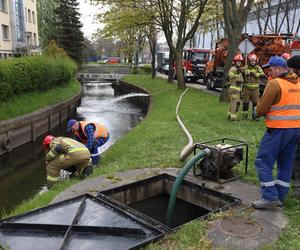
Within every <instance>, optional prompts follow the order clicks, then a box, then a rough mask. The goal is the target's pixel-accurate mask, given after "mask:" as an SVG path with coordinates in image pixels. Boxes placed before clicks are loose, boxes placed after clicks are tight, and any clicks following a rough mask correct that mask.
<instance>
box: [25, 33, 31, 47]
mask: <svg viewBox="0 0 300 250" xmlns="http://www.w3.org/2000/svg"><path fill="white" fill-rule="evenodd" d="M26 36H27V45H32V33H31V32H26Z"/></svg>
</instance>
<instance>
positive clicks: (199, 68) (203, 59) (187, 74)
mask: <svg viewBox="0 0 300 250" xmlns="http://www.w3.org/2000/svg"><path fill="white" fill-rule="evenodd" d="M209 53H210V50H207V49H196V48H191V49H184V50H183V55H182V67H183V76H184V79H185V81H186V82H195V81H197V80H198V79H200V78H203V77H204V71H205V67H206V64H207V62H208V56H209ZM174 74H176V72H175V70H174Z"/></svg>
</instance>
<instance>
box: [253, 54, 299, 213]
mask: <svg viewBox="0 0 300 250" xmlns="http://www.w3.org/2000/svg"><path fill="white" fill-rule="evenodd" d="M263 67H267V68H269V74H270V76H271V77H272V79H273V80H271V81H268V83H267V86H266V88H265V91H264V94H263V95H262V97H261V98H260V100H259V102H258V104H257V109H256V112H257V116H258V117H260V116H265V124H266V127H267V131H266V132H265V134H264V136H263V138H262V140H261V143H260V147H259V150H258V152H257V155H256V160H255V167H256V171H257V173H258V176H259V180H260V183H261V192H262V197H261V199H259V200H257V201H254V202H253V203H252V206H253V207H254V208H257V209H265V208H270V207H274V206H281V205H282V202H283V201H284V199H285V197H286V195H287V193H288V191H289V187H290V180H291V175H292V167H293V162H294V160H295V155H296V146H297V143H298V141H299V140H300V119H299V117H300V109H299V107H300V95H299V93H300V83H299V79H298V76H297V75H296V74H295V73H293V72H291V71H289V68H288V66H287V63H286V61H285V60H284V59H283V58H281V57H279V56H274V57H271V58H270V60H269V62H268V63H267V64H266V65H264V66H263ZM275 162H276V163H277V177H276V180H275V181H274V180H273V176H272V174H273V168H274V164H275Z"/></svg>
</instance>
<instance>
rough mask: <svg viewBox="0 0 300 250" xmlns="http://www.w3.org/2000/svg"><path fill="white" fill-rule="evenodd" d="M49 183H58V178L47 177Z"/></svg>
mask: <svg viewBox="0 0 300 250" xmlns="http://www.w3.org/2000/svg"><path fill="white" fill-rule="evenodd" d="M47 181H53V182H54V181H58V177H52V176H50V175H47Z"/></svg>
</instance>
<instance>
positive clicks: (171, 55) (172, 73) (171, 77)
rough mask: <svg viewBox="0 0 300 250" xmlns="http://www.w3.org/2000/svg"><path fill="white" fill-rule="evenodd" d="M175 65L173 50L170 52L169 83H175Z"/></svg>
mask: <svg viewBox="0 0 300 250" xmlns="http://www.w3.org/2000/svg"><path fill="white" fill-rule="evenodd" d="M174 65H175V60H174V53H173V51H172V50H170V53H169V74H168V83H174V81H173V79H174Z"/></svg>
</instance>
